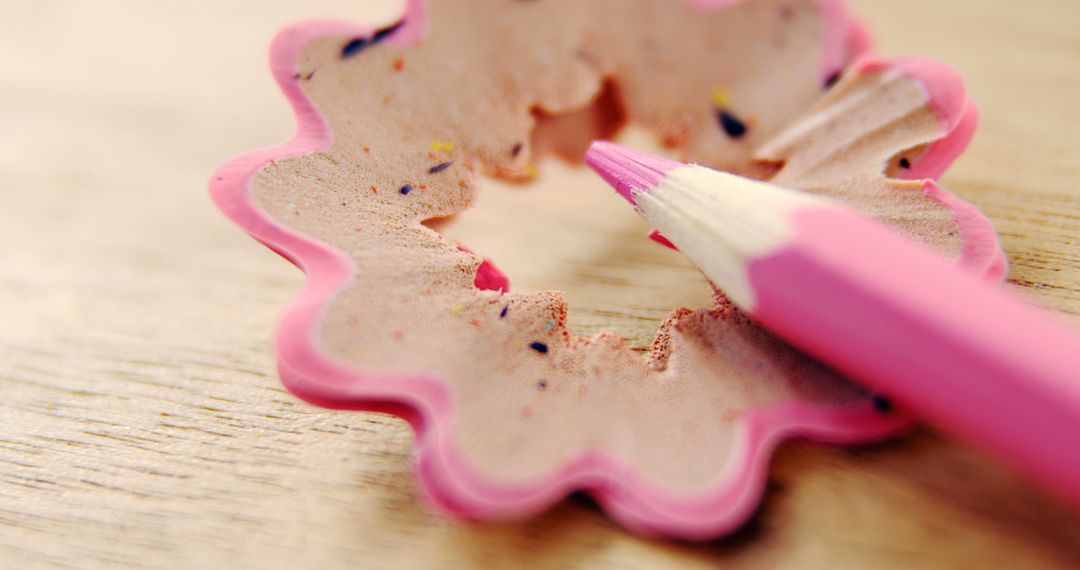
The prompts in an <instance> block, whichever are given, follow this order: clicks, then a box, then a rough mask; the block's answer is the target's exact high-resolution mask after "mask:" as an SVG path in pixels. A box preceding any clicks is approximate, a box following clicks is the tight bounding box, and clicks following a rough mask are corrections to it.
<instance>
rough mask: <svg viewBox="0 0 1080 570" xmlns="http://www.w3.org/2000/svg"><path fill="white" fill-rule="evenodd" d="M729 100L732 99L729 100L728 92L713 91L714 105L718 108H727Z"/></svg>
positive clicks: (721, 90)
mask: <svg viewBox="0 0 1080 570" xmlns="http://www.w3.org/2000/svg"><path fill="white" fill-rule="evenodd" d="M729 100H730V99H729V98H728V94H727V91H724V90H723V89H715V90H713V92H712V102H713V105H716V106H717V107H727V105H728V101H729Z"/></svg>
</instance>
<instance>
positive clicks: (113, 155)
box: [0, 0, 1080, 568]
mask: <svg viewBox="0 0 1080 570" xmlns="http://www.w3.org/2000/svg"><path fill="white" fill-rule="evenodd" d="M853 3H854V4H855V7H856V9H857V10H858V11H859V12H860V13H861V14H862V15H863V16H865V18H866V19H867V20H868V22H869V23H870V25H871V27H872V28H873V29H875V30H876V31H877V33H878V34H877V35H878V38H879V47H880V48H881V50H882V51H884V52H886V53H918V54H924V55H930V56H933V57H935V58H939V59H942V60H944V61H947V62H950V63H952V64H953V65H955V66H956V67H958V68H959V69H960V70H962V71H963V73H964V74H965V76H966V77H967V78H968V81H969V84H970V89H971V91H972V93H973V95H974V97H975V99H976V100H977V101H978V102H979V103H980V104H981V107H982V110H983V127H982V129H981V131H980V135H979V136H978V137H977V139H976V141H975V143H974V145H973V146H972V148H971V149H970V150H969V152H968V153H967V154H966V155H965V156H964V157H963V158H962V159H961V160H960V161H959V162H958V163H957V165H956V166H955V167H954V168H953V169H952V171H951V172H950V173H949V175H948V176H947V177H946V178H945V183H946V185H947V186H948V187H949V188H950V189H951V190H953V191H955V192H956V193H958V194H960V195H962V196H964V197H965V198H968V199H969V200H971V201H972V202H974V203H975V204H976V205H978V206H979V207H981V208H982V209H983V210H984V211H986V212H987V214H988V215H989V216H990V218H991V219H992V220H993V221H994V223H995V225H996V226H997V228H998V230H999V231H1000V232H1001V235H1002V238H1003V240H1004V243H1005V246H1006V249H1007V250H1008V253H1009V256H1010V258H1011V260H1012V270H1011V273H1010V277H1011V280H1012V282H1013V283H1015V284H1016V286H1018V287H1020V288H1022V289H1023V290H1024V291H1025V293H1026V294H1028V295H1029V296H1030V297H1031V298H1032V299H1034V300H1035V301H1037V302H1039V303H1042V304H1044V305H1047V306H1050V307H1054V308H1056V309H1059V310H1061V311H1064V312H1066V313H1071V314H1072V315H1080V243H1078V241H1077V240H1078V237H1080V185H1078V183H1077V181H1078V180H1080V152H1078V150H1080V135H1078V132H1080V131H1078V129H1077V127H1078V126H1080V105H1077V104H1076V101H1078V100H1080V36H1078V35H1077V33H1076V31H1075V29H1074V26H1075V22H1076V21H1077V20H1078V16H1080V4H1077V3H1076V2H1075V1H1073V0H1039V1H1033V2H1028V3H1024V4H1023V6H1024V7H1023V9H1022V11H1021V8H1020V7H1019V6H1020V4H1018V3H1015V2H1009V1H1007V0H994V1H988V0H986V1H978V0H956V1H954V2H949V3H943V2H934V1H932V0H917V1H907V2H902V3H900V2H888V1H886V0H861V1H853ZM394 4H395V3H394V2H391V1H386V2H368V1H365V2H363V3H357V2H347V1H345V0H340V1H335V0H318V1H315V0H312V1H308V2H303V3H299V2H297V3H293V4H292V5H286V4H285V3H284V2H255V1H253V0H245V1H244V2H234V3H217V2H210V1H208V0H202V1H198V2H188V3H168V4H166V3H148V2H147V3H143V2H138V3H136V2H123V1H121V0H101V1H99V2H95V3H76V2H62V1H58V0H52V1H45V0H42V1H39V2H33V3H28V2H3V3H0V72H2V73H0V98H2V99H0V101H2V103H3V105H0V127H2V135H0V197H2V198H3V201H2V202H0V205H2V208H0V262H2V263H3V269H2V270H0V306H2V307H3V313H2V318H0V391H2V394H3V397H2V398H3V399H2V400H0V567H3V568H67V567H78V568H93V567H115V568H126V567H163V568H166V567H167V568H191V567H200V568H203V567H205V568H210V567H230V568H248V567H251V568H284V567H295V566H300V567H321V568H339V567H341V568H344V567H362V568H398V567H419V568H445V567H507V568H513V567H522V566H528V567H537V568H582V567H590V568H593V567H597V568H665V567H680V568H687V567H689V568H696V567H701V568H710V567H716V566H723V567H732V568H758V567H769V568H818V567H833V568H848V567H851V568H865V567H874V568H888V567H896V568H910V567H941V568H945V567H948V568H956V567H972V568H975V567H1001V568H1017V567H1025V568H1040V567H1063V568H1067V567H1077V566H1080V515H1077V514H1075V513H1070V512H1068V511H1066V510H1065V509H1064V508H1062V507H1060V506H1057V505H1055V504H1054V503H1053V501H1051V500H1050V499H1048V498H1046V497H1044V496H1043V495H1042V494H1041V493H1040V492H1038V491H1036V490H1034V489H1033V488H1031V487H1030V486H1029V485H1027V484H1026V483H1024V482H1022V481H1020V480H1018V479H1017V478H1015V477H1013V476H1012V475H1010V474H1008V473H1007V472H1005V471H1003V470H1001V469H1000V468H998V467H996V466H995V465H994V464H993V463H991V462H990V461H988V460H986V459H985V458H983V457H982V456H980V455H978V454H976V453H974V452H971V451H969V450H968V449H966V448H965V447H963V446H961V445H958V444H956V443H953V442H951V441H948V440H946V439H944V438H942V437H940V436H938V435H936V434H934V433H932V432H931V431H929V430H922V431H920V432H919V433H917V434H915V435H914V436H913V437H910V438H908V439H906V440H904V441H901V442H896V443H893V444H889V445H885V446H879V447H875V448H866V449H858V450H839V449H831V448H823V447H817V446H810V445H802V444H795V445H790V446H787V447H786V448H785V449H784V450H782V452H781V453H780V455H779V456H778V458H777V459H776V461H775V470H774V475H773V478H772V481H771V483H770V493H769V498H768V500H767V501H766V503H765V505H764V507H763V509H762V512H761V513H760V515H759V516H758V517H756V518H755V520H754V521H753V523H752V524H751V525H749V526H748V527H747V528H746V529H745V530H744V531H742V532H740V533H739V534H738V535H737V536H735V537H732V538H729V539H726V540H723V541H717V542H714V543H709V544H703V545H685V544H678V543H671V542H658V541H650V540H647V539H643V538H639V537H635V536H632V535H629V534H628V533H626V532H624V531H623V530H621V529H619V528H618V527H616V526H614V525H613V524H611V523H610V522H609V521H607V519H605V518H604V517H603V516H602V515H601V514H600V513H599V512H598V511H597V510H596V509H595V508H594V507H593V506H591V505H590V504H589V503H588V502H587V501H585V500H581V499H571V500H568V501H566V502H564V503H563V504H561V505H559V506H558V507H556V508H555V509H553V510H552V511H550V512H548V513H546V514H544V515H542V516H540V517H537V518H535V519H533V520H529V521H523V522H519V523H505V524H487V525H468V524H461V523H454V522H450V521H446V520H444V519H441V518H439V517H437V516H434V515H432V514H430V512H429V511H428V510H426V509H425V508H424V506H423V502H422V499H421V498H419V497H418V496H417V494H416V491H415V489H414V487H413V484H412V480H411V475H410V467H409V460H408V455H409V451H410V447H411V440H412V435H411V433H410V432H409V431H408V429H407V427H406V426H405V425H404V424H403V423H402V422H400V421H398V420H395V419H392V418H388V417H385V416H379V415H371V414H357V413H341V412H332V411H326V410H320V409H315V408H312V407H310V406H307V405H305V404H303V403H300V402H298V401H297V400H296V399H295V398H293V397H292V396H290V395H289V394H287V393H285V392H284V391H283V390H282V389H281V387H280V385H279V383H278V381H277V379H276V375H275V371H274V358H273V355H272V354H271V352H270V347H271V341H270V339H271V334H272V330H273V328H274V325H275V322H276V319H277V317H278V315H279V314H280V312H281V311H282V308H283V307H284V305H285V304H286V303H287V302H288V301H289V299H290V298H291V297H292V295H293V294H295V292H296V291H297V288H298V287H299V285H300V283H301V279H302V278H301V275H300V274H299V273H298V272H296V271H295V270H294V269H293V268H292V267H290V266H288V265H287V264H285V263H284V262H282V261H281V260H280V259H279V258H277V257H276V256H275V255H273V254H272V253H270V252H269V251H267V250H266V249H264V248H263V247H262V246H259V245H257V244H256V243H254V242H253V241H252V240H250V239H249V238H247V237H246V236H244V235H242V234H241V233H240V232H239V231H237V230H236V229H235V228H234V227H232V226H231V225H230V224H229V223H227V222H226V221H225V220H224V219H223V217H222V216H221V215H220V214H218V213H217V212H216V211H215V210H214V209H213V208H212V207H211V205H210V203H209V200H208V199H207V194H206V189H205V182H206V180H207V178H208V176H209V174H210V172H211V171H212V170H213V168H214V167H215V166H217V165H218V164H219V163H220V162H222V161H223V160H224V159H225V158H226V157H228V156H229V155H231V154H234V153H237V152H240V151H242V150H245V149H248V148H250V147H253V146H259V145H265V144H268V143H270V142H273V141H276V140H280V139H282V138H284V137H286V136H287V135H288V134H289V133H290V130H291V128H292V119H291V116H290V114H289V112H288V109H287V106H286V104H285V102H284V99H283V98H282V97H281V96H280V95H279V94H278V92H277V90H276V88H275V87H274V86H273V84H272V82H271V80H270V77H269V74H268V73H267V72H266V70H265V68H266V65H265V61H266V55H265V54H266V45H267V43H268V40H269V38H270V37H271V35H272V33H273V31H274V30H275V29H276V28H278V27H279V26H280V25H282V24H284V23H286V22H289V21H292V20H295V19H298V18H300V17H310V16H326V15H337V16H343V17H353V18H356V17H359V16H362V15H363V13H368V12H371V13H375V12H378V13H379V14H384V15H389V14H392V12H393V10H394ZM357 5H363V8H362V9H361V8H358V7H357ZM595 239H598V240H599V239H606V238H605V236H603V235H602V234H601V235H597V236H596V237H595ZM476 247H477V249H478V250H480V251H483V250H484V246H483V244H477V246H476ZM613 247H614V246H613ZM597 249H598V251H603V252H606V254H605V255H611V256H613V257H614V258H616V259H620V258H619V257H618V256H619V252H618V251H617V248H616V250H615V251H612V250H610V249H604V248H597ZM553 255H560V254H559V253H558V252H556V253H553ZM631 261H632V260H625V259H622V260H621V262H626V263H630V262H631ZM550 266H551V267H557V266H558V264H557V263H551V264H550ZM609 269H610V268H609ZM610 270H611V271H616V272H618V271H623V273H621V274H612V273H610V271H609V270H608V269H604V268H603V267H600V268H598V269H597V270H596V271H594V272H593V273H592V274H590V275H586V276H585V277H582V278H580V279H578V278H575V279H566V278H564V277H560V276H558V275H551V276H550V277H551V279H552V283H553V284H558V285H559V286H565V287H568V288H572V289H573V288H580V289H578V291H579V294H578V295H577V297H576V298H575V297H573V294H574V291H573V290H571V294H572V297H571V300H572V302H573V303H574V304H575V305H576V306H575V310H579V311H581V314H582V315H586V316H587V318H586V317H583V319H584V320H583V321H582V322H581V323H580V326H581V327H583V328H585V329H588V328H592V327H608V328H630V329H632V330H638V329H637V328H635V327H639V325H636V324H634V323H635V322H636V321H635V319H641V318H644V319H647V320H651V319H658V318H659V314H658V313H657V311H656V310H654V309H653V308H649V309H648V312H647V314H644V315H643V314H641V313H640V312H639V311H636V310H635V308H634V307H633V306H631V305H630V303H631V300H632V299H633V298H634V290H635V288H636V287H638V286H639V281H638V280H635V279H627V278H625V277H626V275H625V268H620V267H617V266H616V267H615V268H614V269H610ZM652 270H653V271H662V270H663V268H662V267H659V268H653V269H652ZM640 271H641V272H648V271H650V269H649V268H648V267H642V268H640ZM511 277H512V278H513V274H511ZM530 279H532V280H535V281H537V282H538V283H540V282H543V275H535V274H534V275H531V276H530ZM559 279H562V281H559ZM650 280H651V281H652V282H654V283H655V281H656V279H655V275H646V276H645V277H643V278H642V280H641V281H640V283H648V282H650ZM598 284H600V285H602V286H603V287H610V288H612V290H613V291H615V293H613V294H612V295H610V296H605V295H603V294H601V293H599V291H600V289H598V288H597V287H598ZM580 292H584V293H580ZM594 302H595V303H600V302H606V303H611V302H618V303H627V304H628V305H627V306H626V307H621V306H620V308H618V309H617V310H600V309H599V308H598V307H597V306H596V305H593V306H590V303H594ZM1076 322H1080V319H1078V320H1077V321H1076ZM647 329H648V327H645V328H644V329H642V330H647ZM957 405H963V402H958V403H957Z"/></svg>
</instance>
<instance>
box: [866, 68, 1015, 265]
mask: <svg viewBox="0 0 1080 570" xmlns="http://www.w3.org/2000/svg"><path fill="white" fill-rule="evenodd" d="M852 67H853V69H855V70H856V71H858V72H863V73H873V72H880V71H885V70H896V71H899V72H900V73H901V74H903V75H904V76H906V77H908V78H910V79H913V80H915V81H918V82H919V83H920V84H921V85H922V86H923V88H924V89H925V90H926V95H927V101H926V106H927V108H929V109H930V110H931V111H932V112H933V113H934V114H935V115H936V116H937V118H938V120H939V121H940V122H941V129H942V137H941V138H939V139H938V140H936V141H934V142H933V143H931V144H930V145H929V146H928V147H927V149H926V152H924V153H923V155H922V156H920V157H918V158H917V159H916V160H915V161H914V162H913V163H912V165H911V168H910V169H909V170H908V171H907V172H906V173H904V176H903V178H904V179H907V180H922V182H923V187H924V189H925V191H926V194H927V196H929V197H930V198H932V199H933V200H934V201H936V202H938V203H939V204H941V205H942V206H945V207H946V208H948V209H949V210H950V211H951V212H952V217H953V221H954V222H955V223H956V225H957V227H958V228H959V229H960V233H961V237H962V239H963V241H964V245H963V249H962V250H961V252H960V258H959V260H958V262H957V263H958V264H959V265H960V266H961V267H963V268H965V269H967V270H969V271H972V272H974V273H976V274H979V275H982V276H983V277H984V278H985V279H987V280H989V281H994V282H996V281H1001V280H1002V279H1003V278H1004V277H1005V273H1006V271H1007V269H1008V263H1007V261H1006V258H1005V252H1004V251H1003V250H1002V249H1001V245H1000V243H999V242H998V237H997V233H996V232H994V228H993V226H992V225H991V223H990V220H989V219H987V218H986V216H985V215H984V214H983V213H982V212H981V211H979V209H978V208H976V207H975V206H973V205H971V204H970V203H968V202H967V201H965V200H963V199H962V198H960V197H959V196H957V195H955V194H953V193H951V192H949V191H947V190H945V189H944V188H942V187H940V186H938V185H937V183H936V180H937V179H938V178H939V177H941V175H942V174H944V172H945V170H947V169H948V168H949V166H951V165H952V163H953V162H954V161H955V160H956V159H957V158H958V157H959V156H960V155H961V154H962V153H963V152H964V150H965V149H966V148H967V147H968V145H969V144H970V143H971V141H972V139H973V138H974V137H975V131H976V130H977V129H978V125H979V108H978V106H977V105H976V104H975V102H974V101H972V100H971V99H968V97H967V94H966V89H965V87H964V80H963V78H962V77H961V76H960V74H959V73H958V72H957V71H956V70H955V69H953V68H952V67H949V66H948V65H945V64H943V63H940V62H937V61H933V60H928V59H922V58H915V57H895V58H874V57H866V58H863V59H860V60H859V61H857V62H855V64H854V65H853V66H852Z"/></svg>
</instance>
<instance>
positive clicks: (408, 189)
mask: <svg viewBox="0 0 1080 570" xmlns="http://www.w3.org/2000/svg"><path fill="white" fill-rule="evenodd" d="M399 192H401V195H402V196H405V195H406V194H408V193H409V192H412V185H411V184H406V185H404V186H402V187H401V190H399Z"/></svg>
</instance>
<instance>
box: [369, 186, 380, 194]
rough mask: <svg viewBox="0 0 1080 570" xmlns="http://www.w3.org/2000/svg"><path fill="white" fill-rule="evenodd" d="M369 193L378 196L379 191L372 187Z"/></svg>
mask: <svg viewBox="0 0 1080 570" xmlns="http://www.w3.org/2000/svg"><path fill="white" fill-rule="evenodd" d="M371 193H372V194H378V193H379V189H378V188H376V187H375V186H372V187H371Z"/></svg>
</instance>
